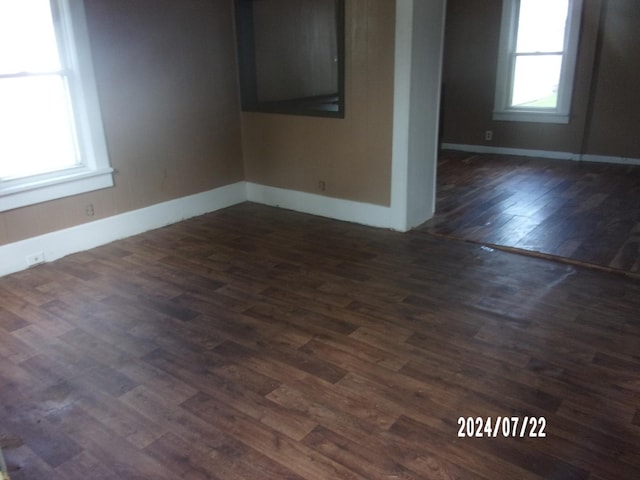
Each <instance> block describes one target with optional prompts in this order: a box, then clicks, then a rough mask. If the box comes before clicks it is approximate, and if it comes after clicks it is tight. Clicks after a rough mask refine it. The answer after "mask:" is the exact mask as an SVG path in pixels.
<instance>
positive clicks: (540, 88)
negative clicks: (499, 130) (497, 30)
mask: <svg viewBox="0 0 640 480" xmlns="http://www.w3.org/2000/svg"><path fill="white" fill-rule="evenodd" d="M568 9H569V2H568V0H521V1H520V11H519V12H518V34H517V41H516V51H515V65H514V73H513V89H512V94H511V105H512V106H522V107H525V106H526V107H532V108H556V106H557V104H558V86H559V84H560V73H561V71H562V55H563V53H564V43H565V42H564V39H565V30H566V25H567V13H568ZM542 26H544V29H543V28H542ZM541 30H544V31H543V32H542V31H541Z"/></svg>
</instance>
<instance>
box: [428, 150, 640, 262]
mask: <svg viewBox="0 0 640 480" xmlns="http://www.w3.org/2000/svg"><path fill="white" fill-rule="evenodd" d="M437 192H438V193H437V197H438V198H437V206H436V215H435V217H434V218H433V219H432V220H431V221H429V222H428V224H427V225H426V228H428V229H429V231H430V232H431V233H434V234H437V235H443V236H450V237H453V238H458V239H463V240H467V241H472V242H476V243H482V244H487V245H494V246H501V247H508V248H513V249H518V250H521V251H525V252H534V253H538V254H543V255H550V256H553V257H559V258H566V259H569V260H572V261H575V262H579V263H583V264H588V265H593V266H600V267H605V268H611V269H616V270H621V271H624V272H631V273H634V274H638V273H640V166H625V165H612V164H595V163H586V162H585V163H578V162H573V161H559V160H545V159H537V158H527V157H514V156H505V155H486V154H485V155H476V154H471V153H464V152H453V151H444V152H443V153H442V155H441V157H440V161H439V164H438V185H437Z"/></svg>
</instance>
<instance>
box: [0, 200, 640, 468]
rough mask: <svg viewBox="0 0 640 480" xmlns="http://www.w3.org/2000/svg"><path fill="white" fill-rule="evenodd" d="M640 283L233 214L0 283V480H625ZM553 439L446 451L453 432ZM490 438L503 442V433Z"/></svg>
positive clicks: (286, 216) (335, 227)
mask: <svg viewBox="0 0 640 480" xmlns="http://www.w3.org/2000/svg"><path fill="white" fill-rule="evenodd" d="M638 312H640V282H637V281H635V280H633V279H631V278H627V277H624V276H621V275H614V274H610V273H603V272H597V271H593V270H588V269H581V268H578V267H575V266H572V265H567V264H561V263H554V262H551V261H547V260H542V259H538V258H531V257H525V256H520V255H514V254H510V253H506V252H500V251H496V250H491V249H487V248H482V247H481V246H479V245H474V244H470V243H464V242H457V241H452V240H446V239H442V238H437V237H433V236H431V235H428V234H425V233H424V232H419V231H418V232H411V233H407V234H400V233H395V232H390V231H384V230H376V229H371V228H367V227H362V226H356V225H350V224H346V223H341V222H337V221H332V220H328V219H322V218H318V217H313V216H308V215H303V214H298V213H293V212H288V211H284V210H280V209H275V208H269V207H264V206H258V205H255V204H251V203H245V204H242V205H238V206H235V207H232V208H229V209H226V210H222V211H219V212H216V213H213V214H209V215H206V216H203V217H199V218H194V219H191V220H187V221H185V222H182V223H180V224H177V225H173V226H169V227H166V228H162V229H159V230H156V231H153V232H149V233H145V234H143V235H139V236H136V237H132V238H129V239H125V240H122V241H118V242H115V243H112V244H110V245H107V246H104V247H100V248H96V249H94V250H91V251H88V252H84V253H81V254H77V255H73V256H69V257H67V258H64V259H62V260H59V261H57V262H54V263H51V264H46V265H41V266H38V267H35V268H33V269H30V270H28V271H24V272H20V273H17V274H14V275H11V276H7V277H4V278H1V279H0V447H2V449H3V451H4V454H5V457H6V460H7V464H8V468H9V472H10V475H11V478H12V480H23V479H24V480H26V479H29V480H32V479H46V480H57V479H65V480H75V479H82V480H86V479H94V480H99V479H106V480H112V479H113V480H115V479H118V480H123V479H154V480H162V479H174V478H177V477H178V478H183V479H185V480H192V479H214V480H215V479H218V480H236V479H256V480H257V479H261V480H262V479H288V480H303V479H304V480H327V479H331V480H335V479H349V480H363V479H366V480H377V479H386V480H388V479H471V480H481V479H485V480H500V479H510V480H512V479H523V480H535V479H576V480H577V479H589V480H604V479H615V480H620V479H636V478H640V315H638ZM499 416H500V417H519V418H520V421H523V420H524V418H525V417H535V418H539V417H543V418H545V419H546V429H545V432H546V437H545V438H528V437H525V438H503V435H502V433H498V434H497V435H496V436H495V438H493V437H491V438H487V437H486V435H485V436H484V437H483V438H458V436H457V434H458V430H459V426H458V418H459V417H465V418H466V417H481V418H488V417H490V418H492V419H493V421H494V422H495V421H496V419H497V417H499ZM496 433H497V432H496Z"/></svg>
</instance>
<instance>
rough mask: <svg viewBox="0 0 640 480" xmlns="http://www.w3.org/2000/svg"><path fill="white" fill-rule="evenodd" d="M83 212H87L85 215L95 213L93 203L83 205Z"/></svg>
mask: <svg viewBox="0 0 640 480" xmlns="http://www.w3.org/2000/svg"><path fill="white" fill-rule="evenodd" d="M84 213H86V214H87V217H93V216H94V215H95V214H96V211H95V209H94V208H93V203H90V204H89V205H87V206H86V207H84Z"/></svg>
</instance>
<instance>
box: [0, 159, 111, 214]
mask: <svg viewBox="0 0 640 480" xmlns="http://www.w3.org/2000/svg"><path fill="white" fill-rule="evenodd" d="M112 174H113V169H112V168H102V169H95V170H90V169H88V168H74V169H70V170H66V171H63V172H56V174H55V176H54V175H52V174H49V175H40V176H35V177H29V178H24V179H20V180H13V181H6V182H2V183H0V212H4V211H7V210H13V209H15V208H20V207H25V206H27V205H33V204H36V203H42V202H47V201H50V200H55V199H57V198H63V197H69V196H71V195H78V194H80V193H86V192H90V191H93V190H100V189H102V188H109V187H113V175H112Z"/></svg>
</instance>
